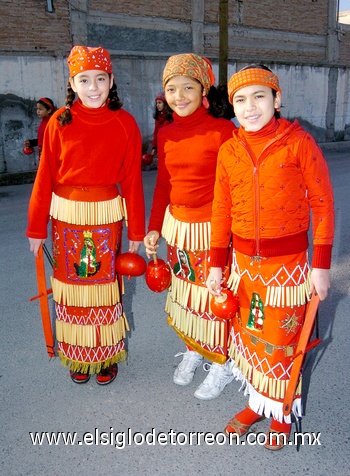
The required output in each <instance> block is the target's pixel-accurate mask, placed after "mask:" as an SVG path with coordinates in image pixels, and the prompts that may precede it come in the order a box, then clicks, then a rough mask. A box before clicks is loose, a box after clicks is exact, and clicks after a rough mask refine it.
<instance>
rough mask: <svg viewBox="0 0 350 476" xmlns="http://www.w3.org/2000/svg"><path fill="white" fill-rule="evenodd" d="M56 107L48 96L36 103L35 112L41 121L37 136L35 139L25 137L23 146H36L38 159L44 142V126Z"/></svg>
mask: <svg viewBox="0 0 350 476" xmlns="http://www.w3.org/2000/svg"><path fill="white" fill-rule="evenodd" d="M55 110H56V108H55V105H54V103H53V101H52V99H50V98H40V99H39V100H38V101H37V103H36V113H37V115H38V117H40V119H41V121H40V124H39V127H38V138H37V139H26V140H25V141H24V146H25V147H36V146H38V148H39V159H40V157H41V149H42V147H43V142H44V132H45V129H46V126H47V124H48V122H49V120H50V118H51V116H52V114H53V113H54V112H55Z"/></svg>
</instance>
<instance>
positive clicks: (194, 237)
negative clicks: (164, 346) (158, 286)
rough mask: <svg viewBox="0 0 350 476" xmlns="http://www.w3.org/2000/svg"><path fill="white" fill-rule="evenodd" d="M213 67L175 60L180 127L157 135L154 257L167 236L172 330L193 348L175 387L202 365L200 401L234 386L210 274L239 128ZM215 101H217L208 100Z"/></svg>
mask: <svg viewBox="0 0 350 476" xmlns="http://www.w3.org/2000/svg"><path fill="white" fill-rule="evenodd" d="M214 82H215V77H214V74H213V70H212V66H211V63H210V61H209V60H207V59H206V58H203V57H201V56H198V55H195V54H192V53H189V54H180V55H175V56H171V57H170V58H169V60H168V62H167V64H166V66H165V69H164V72H163V87H164V90H165V99H166V101H167V103H168V104H169V106H170V108H171V109H172V110H173V119H174V120H173V122H172V123H171V124H169V125H168V126H166V127H164V128H162V129H161V130H160V131H159V134H158V176H157V182H156V187H155V191H154V197H153V205H152V210H151V217H150V221H149V225H148V230H149V232H148V234H147V235H146V237H145V239H144V244H145V247H146V251H147V254H148V256H151V255H152V254H154V253H155V252H156V248H157V247H158V245H157V241H158V239H159V237H160V236H163V237H164V238H165V240H166V243H167V249H168V262H169V264H170V266H171V268H172V271H173V273H172V283H171V288H170V291H169V292H168V298H167V303H166V312H167V313H168V323H169V325H170V326H171V327H173V329H174V330H175V331H176V333H177V334H178V336H179V337H180V339H181V340H182V341H183V342H184V343H185V344H186V352H185V353H180V354H178V355H182V356H183V358H182V361H181V362H180V364H179V365H178V367H177V368H176V370H175V373H174V376H173V381H174V383H175V384H177V385H188V384H189V383H190V382H191V381H192V379H193V376H194V373H195V370H196V369H197V367H199V365H201V363H202V362H203V357H205V358H206V359H208V360H209V361H210V364H205V366H206V368H207V369H209V374H208V376H207V377H206V379H205V380H204V382H203V383H202V384H201V385H200V386H199V387H198V389H197V390H196V392H195V397H197V398H199V399H203V400H209V399H212V398H215V397H217V396H219V395H220V393H221V392H222V390H223V389H224V387H225V386H226V385H227V384H228V383H229V382H230V381H232V379H233V376H232V372H230V370H229V369H228V368H227V366H226V360H227V335H228V324H227V322H223V321H219V320H218V319H217V318H216V316H215V315H214V314H213V313H212V312H211V310H210V308H209V294H208V291H207V289H206V286H205V281H206V279H207V274H208V268H209V264H208V257H209V248H210V246H209V235H210V216H211V205H212V199H213V194H214V182H215V169H216V161H217V154H218V151H219V148H220V146H221V144H223V143H224V142H225V141H226V140H227V139H229V138H230V137H231V136H232V131H233V129H234V128H235V126H234V124H233V123H232V122H231V121H228V120H226V119H224V118H223V117H222V116H223V115H224V114H225V105H224V104H223V103H221V102H220V100H219V95H218V94H217V93H216V88H215V87H214V86H213V85H214ZM208 96H210V100H208Z"/></svg>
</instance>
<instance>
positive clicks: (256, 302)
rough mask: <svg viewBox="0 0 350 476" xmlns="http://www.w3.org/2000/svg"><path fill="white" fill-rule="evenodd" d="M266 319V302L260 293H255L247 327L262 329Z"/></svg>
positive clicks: (256, 329)
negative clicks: (264, 302)
mask: <svg viewBox="0 0 350 476" xmlns="http://www.w3.org/2000/svg"><path fill="white" fill-rule="evenodd" d="M264 320H265V311H264V304H263V302H262V299H261V297H260V296H259V294H258V293H253V296H252V299H251V302H250V310H249V317H248V323H247V328H248V329H253V330H255V331H262V329H263V325H264Z"/></svg>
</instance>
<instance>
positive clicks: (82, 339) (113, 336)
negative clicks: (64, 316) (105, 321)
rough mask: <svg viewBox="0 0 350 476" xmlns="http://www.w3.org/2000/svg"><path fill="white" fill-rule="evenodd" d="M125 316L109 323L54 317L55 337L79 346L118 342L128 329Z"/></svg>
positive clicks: (92, 346)
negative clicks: (95, 323)
mask: <svg viewBox="0 0 350 476" xmlns="http://www.w3.org/2000/svg"><path fill="white" fill-rule="evenodd" d="M129 330H130V329H129V324H128V321H127V319H126V316H125V315H124V314H123V316H122V317H121V318H120V319H118V321H117V322H114V323H113V324H109V325H105V326H102V325H98V326H95V325H79V324H70V323H69V322H62V321H59V320H57V319H56V338H57V340H58V341H59V342H65V343H66V344H70V345H79V346H81V347H91V348H95V347H97V346H101V347H105V346H107V345H115V344H118V342H120V341H121V340H122V339H124V338H125V337H126V331H129Z"/></svg>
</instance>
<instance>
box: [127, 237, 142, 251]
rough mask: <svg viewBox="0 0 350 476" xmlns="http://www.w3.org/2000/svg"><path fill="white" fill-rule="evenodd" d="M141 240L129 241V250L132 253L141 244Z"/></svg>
mask: <svg viewBox="0 0 350 476" xmlns="http://www.w3.org/2000/svg"><path fill="white" fill-rule="evenodd" d="M141 243H142V241H131V240H130V241H129V251H131V252H132V253H134V252H135V253H137V252H138V250H139V248H140V246H141Z"/></svg>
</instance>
